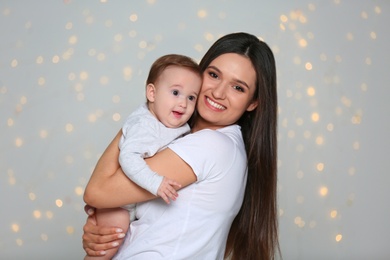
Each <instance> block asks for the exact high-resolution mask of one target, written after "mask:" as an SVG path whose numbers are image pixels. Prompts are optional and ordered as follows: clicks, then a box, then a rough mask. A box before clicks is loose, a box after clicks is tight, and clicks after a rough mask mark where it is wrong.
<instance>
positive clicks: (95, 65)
mask: <svg viewBox="0 0 390 260" xmlns="http://www.w3.org/2000/svg"><path fill="white" fill-rule="evenodd" d="M389 11H390V2H389V1H386V0H382V1H343V0H337V1H331V0H328V1H306V0H299V1H255V0H252V1H233V0H215V1H204V0H198V1H179V0H167V1H162V0H149V1H110V0H107V1H103V0H101V1H97V0H96V1H90V0H89V1H76V0H63V1H44V0H39V1H22V0H19V1H11V0H3V1H1V2H0V35H1V41H0V207H1V210H0V212H1V213H0V217H1V218H0V219H1V221H0V259H82V257H83V255H84V253H83V251H82V247H81V235H82V226H83V224H84V222H85V218H86V215H85V213H84V212H83V205H84V204H83V200H82V194H83V190H84V188H85V185H86V184H87V181H88V179H89V176H90V174H91V172H92V170H93V168H94V165H95V164H96V161H97V159H98V158H99V156H100V155H101V153H102V152H103V150H104V148H105V147H106V146H107V144H108V143H109V142H110V140H111V139H112V138H113V136H114V135H115V134H116V133H117V131H118V130H119V129H120V127H121V125H122V123H123V120H124V119H125V117H126V116H127V115H128V114H129V113H130V112H131V111H132V110H133V109H134V108H135V107H136V106H138V105H139V104H140V103H141V102H143V101H144V81H145V78H146V75H147V72H148V69H149V67H150V65H151V63H152V62H153V61H154V60H155V59H156V58H157V57H159V56H161V55H164V54H167V53H181V54H185V55H189V56H191V57H193V58H195V59H196V60H200V58H201V57H202V55H203V54H204V53H205V51H206V50H207V49H208V47H209V46H210V45H211V44H212V43H213V42H214V41H215V40H216V39H218V38H219V37H220V36H222V35H224V34H227V33H231V32H236V31H246V32H250V33H252V34H255V35H257V36H258V37H260V38H261V39H264V40H265V41H266V42H267V43H268V44H269V45H270V47H271V48H272V49H273V51H274V53H275V57H276V60H277V68H278V94H279V134H278V136H279V158H278V159H279V161H278V166H279V190H278V196H279V212H280V242H281V249H282V253H283V256H284V259H389V258H390V251H389V249H388V243H389V241H390V225H388V223H387V222H388V221H389V219H390V208H389V203H388V200H389V197H390V196H389V194H388V192H387V190H388V188H389V185H390V175H389V159H388V150H387V149H388V147H389V145H390V142H389V140H390V139H389V130H390V127H389V121H388V113H389V103H388V102H387V99H388V98H389V96H390V89H389V85H388V84H389V81H390V77H389V65H390V64H389V63H390V54H389V49H388V46H389V38H390V35H389V30H388V25H389V24H390V16H389ZM307 64H309V65H307ZM307 66H311V69H310V67H307Z"/></svg>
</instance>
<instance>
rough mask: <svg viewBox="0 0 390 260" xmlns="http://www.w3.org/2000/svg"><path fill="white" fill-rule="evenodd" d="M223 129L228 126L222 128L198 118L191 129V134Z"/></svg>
mask: <svg viewBox="0 0 390 260" xmlns="http://www.w3.org/2000/svg"><path fill="white" fill-rule="evenodd" d="M223 127H226V126H225V125H224V126H220V125H215V124H211V123H210V122H206V121H204V120H202V119H200V118H198V119H197V120H196V121H195V123H194V125H193V127H192V128H191V132H192V133H195V132H197V131H200V130H203V129H211V130H217V129H220V128H223Z"/></svg>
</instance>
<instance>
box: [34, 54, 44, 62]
mask: <svg viewBox="0 0 390 260" xmlns="http://www.w3.org/2000/svg"><path fill="white" fill-rule="evenodd" d="M35 62H36V64H42V63H43V57H42V56H38V57H37V59H36V60H35Z"/></svg>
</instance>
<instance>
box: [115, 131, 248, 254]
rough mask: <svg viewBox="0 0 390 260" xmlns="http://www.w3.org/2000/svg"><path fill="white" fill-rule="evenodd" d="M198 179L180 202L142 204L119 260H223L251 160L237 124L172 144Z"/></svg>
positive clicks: (201, 133)
mask: <svg viewBox="0 0 390 260" xmlns="http://www.w3.org/2000/svg"><path fill="white" fill-rule="evenodd" d="M168 148H170V149H171V150H172V151H174V152H175V153H176V154H178V155H179V156H180V157H181V158H182V159H183V160H184V161H185V162H186V163H188V165H190V166H191V167H192V169H193V171H194V173H195V174H196V176H197V181H196V182H195V183H193V184H191V185H189V186H187V187H185V188H183V189H181V190H180V191H179V197H178V198H177V200H176V201H173V202H172V203H171V204H169V205H167V204H166V203H165V202H164V201H163V200H162V199H155V200H152V201H148V202H145V203H139V204H137V218H138V220H136V221H133V222H132V223H131V225H130V229H129V231H128V234H127V236H126V238H125V241H124V243H123V245H122V247H121V248H120V250H119V252H118V254H117V255H116V256H115V257H114V259H116V260H118V259H132V260H136V259H196V260H199V259H207V260H209V259H212V260H214V259H223V256H224V252H225V246H226V240H227V236H228V233H229V229H230V226H231V223H232V221H233V220H234V218H235V216H236V215H237V213H238V211H239V209H240V208H241V204H242V200H243V197H244V190H245V183H246V176H247V158H246V152H245V147H244V143H243V139H242V135H241V131H240V127H239V126H237V125H233V126H228V127H225V128H221V129H218V130H216V131H214V130H208V129H206V130H201V131H198V132H196V133H193V134H189V135H187V136H185V137H183V138H181V139H178V140H175V141H174V142H173V143H172V144H170V145H169V146H168Z"/></svg>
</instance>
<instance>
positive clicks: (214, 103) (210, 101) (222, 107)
mask: <svg viewBox="0 0 390 260" xmlns="http://www.w3.org/2000/svg"><path fill="white" fill-rule="evenodd" d="M206 101H207V104H209V105H210V106H211V107H213V108H216V109H218V110H225V109H226V107H225V106H222V105H221V104H218V103H216V102H214V101H212V100H211V99H210V98H208V97H206Z"/></svg>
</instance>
